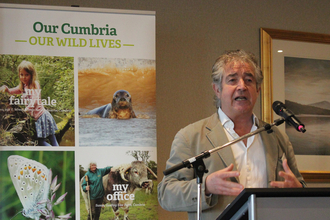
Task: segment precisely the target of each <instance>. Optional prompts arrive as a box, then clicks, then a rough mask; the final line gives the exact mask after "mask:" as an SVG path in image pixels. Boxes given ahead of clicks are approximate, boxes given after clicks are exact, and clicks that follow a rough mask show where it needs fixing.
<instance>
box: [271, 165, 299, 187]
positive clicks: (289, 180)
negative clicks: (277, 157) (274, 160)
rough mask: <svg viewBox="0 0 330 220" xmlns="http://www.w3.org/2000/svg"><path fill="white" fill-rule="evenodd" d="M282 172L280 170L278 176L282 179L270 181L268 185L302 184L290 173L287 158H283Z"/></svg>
mask: <svg viewBox="0 0 330 220" xmlns="http://www.w3.org/2000/svg"><path fill="white" fill-rule="evenodd" d="M283 168H284V172H283V171H280V172H279V174H278V175H279V176H281V177H283V178H284V179H285V180H284V181H272V182H270V185H271V186H272V187H277V188H302V187H303V186H302V184H301V183H300V182H299V180H298V179H297V177H296V176H295V175H294V174H293V173H292V171H291V169H290V167H289V165H288V161H287V159H285V160H283Z"/></svg>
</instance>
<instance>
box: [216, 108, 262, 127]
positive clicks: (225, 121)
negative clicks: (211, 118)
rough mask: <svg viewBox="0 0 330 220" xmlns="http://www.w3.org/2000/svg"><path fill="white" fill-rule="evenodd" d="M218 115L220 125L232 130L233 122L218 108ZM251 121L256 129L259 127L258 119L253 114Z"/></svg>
mask: <svg viewBox="0 0 330 220" xmlns="http://www.w3.org/2000/svg"><path fill="white" fill-rule="evenodd" d="M218 114H219V119H220V121H221V124H222V125H223V126H228V125H229V124H231V125H229V126H232V127H233V128H234V123H233V121H232V120H231V119H230V118H229V117H228V116H227V115H226V114H225V113H224V112H223V111H222V109H221V108H220V107H219V108H218ZM252 120H253V125H255V126H256V127H259V119H258V118H257V116H256V115H255V114H254V113H253V115H252Z"/></svg>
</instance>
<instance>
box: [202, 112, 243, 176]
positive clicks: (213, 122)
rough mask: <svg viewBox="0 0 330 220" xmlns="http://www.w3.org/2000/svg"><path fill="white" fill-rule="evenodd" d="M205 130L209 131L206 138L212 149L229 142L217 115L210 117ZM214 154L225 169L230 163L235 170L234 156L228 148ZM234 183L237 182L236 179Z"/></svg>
mask: <svg viewBox="0 0 330 220" xmlns="http://www.w3.org/2000/svg"><path fill="white" fill-rule="evenodd" d="M206 129H208V130H209V132H208V133H207V134H206V137H207V139H208V140H209V141H210V143H211V144H212V146H213V148H216V147H219V146H222V145H224V144H226V143H228V142H229V140H228V138H227V135H226V133H225V131H224V130H223V126H222V124H221V122H220V120H219V116H218V114H217V113H215V114H213V115H212V116H211V117H210V120H209V122H208V123H207V125H206ZM215 153H216V154H218V156H219V157H220V159H221V161H222V163H223V164H224V166H225V167H227V166H229V165H230V164H231V163H232V164H234V170H237V167H236V163H235V159H234V155H233V152H232V150H231V147H230V146H228V147H225V148H222V149H220V150H218V151H217V152H215ZM236 181H237V182H238V179H237V178H236Z"/></svg>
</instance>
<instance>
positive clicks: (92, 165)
mask: <svg viewBox="0 0 330 220" xmlns="http://www.w3.org/2000/svg"><path fill="white" fill-rule="evenodd" d="M96 168H97V166H96V164H91V168H90V170H91V171H92V172H94V171H95V170H96Z"/></svg>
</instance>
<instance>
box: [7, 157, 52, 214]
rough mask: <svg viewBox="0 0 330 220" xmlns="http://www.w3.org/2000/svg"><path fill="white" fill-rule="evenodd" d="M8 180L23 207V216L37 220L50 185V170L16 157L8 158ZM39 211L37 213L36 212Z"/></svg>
mask: <svg viewBox="0 0 330 220" xmlns="http://www.w3.org/2000/svg"><path fill="white" fill-rule="evenodd" d="M8 169H9V174H10V178H11V180H12V182H13V184H14V187H15V189H16V192H17V195H18V197H19V199H20V200H21V203H22V205H23V211H22V214H23V216H25V217H27V218H31V219H35V220H38V219H39V218H40V216H41V214H40V212H39V211H40V210H44V209H45V206H46V204H45V203H41V204H39V202H41V201H45V200H47V199H48V195H49V188H50V184H51V170H49V169H48V168H47V167H46V166H45V165H43V164H41V163H39V162H37V161H34V160H30V159H27V158H25V157H22V156H18V155H11V156H9V157H8ZM38 210H39V211H38Z"/></svg>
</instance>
